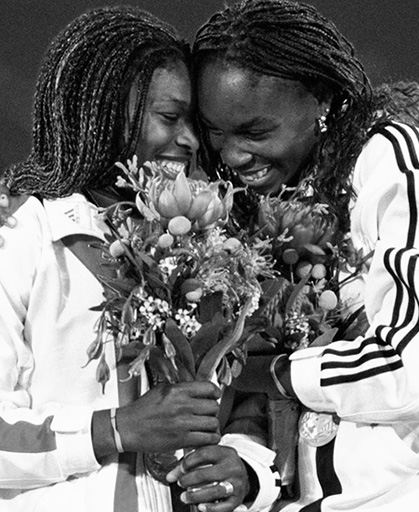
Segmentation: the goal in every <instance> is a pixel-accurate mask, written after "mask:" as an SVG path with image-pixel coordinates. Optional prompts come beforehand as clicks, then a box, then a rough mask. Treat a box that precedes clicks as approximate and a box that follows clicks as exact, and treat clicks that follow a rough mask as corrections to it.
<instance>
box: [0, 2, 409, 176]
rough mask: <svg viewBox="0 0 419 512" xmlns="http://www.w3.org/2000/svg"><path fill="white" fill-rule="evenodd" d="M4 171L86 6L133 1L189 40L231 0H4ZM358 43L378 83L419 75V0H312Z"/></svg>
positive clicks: (26, 136)
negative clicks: (48, 55) (55, 45)
mask: <svg viewBox="0 0 419 512" xmlns="http://www.w3.org/2000/svg"><path fill="white" fill-rule="evenodd" d="M0 3H1V6H0V119H1V123H0V172H1V170H2V169H3V168H4V167H5V166H6V165H9V164H11V163H14V162H17V161H20V160H22V159H24V158H25V156H26V155H27V153H28V152H29V149H30V144H31V141H30V135H31V110H32V98H33V92H34V87H35V82H36V76H37V72H38V68H39V65H40V61H41V59H42V55H43V53H44V51H45V50H46V48H47V46H48V44H49V42H50V41H51V39H52V38H53V37H54V36H55V35H56V34H57V32H58V31H59V30H61V28H63V27H64V26H65V25H66V24H67V23H68V22H69V21H71V20H72V19H73V18H75V17H76V16H78V15H79V14H81V13H82V12H83V11H85V10H87V9H89V8H92V7H99V6H103V5H118V4H121V3H130V4H133V5H139V6H141V7H142V8H144V9H146V10H149V11H151V12H153V13H154V14H156V15H157V16H159V17H160V18H162V19H164V20H166V21H169V22H171V23H172V24H174V25H175V26H176V27H177V28H178V29H179V31H180V32H181V33H183V34H184V35H185V37H186V38H187V39H189V40H192V39H193V36H194V34H195V31H196V29H197V28H198V27H199V25H200V24H201V23H203V22H204V21H205V20H206V19H207V18H208V17H209V16H210V14H212V13H213V12H214V11H216V10H219V9H220V8H222V6H223V5H224V4H225V3H227V4H232V3H233V1H231V0H228V1H227V0H142V1H136V0H125V2H124V0H116V1H115V0H0ZM308 3H311V4H312V5H314V6H316V7H317V8H318V9H319V10H320V11H321V12H322V13H323V14H325V15H326V16H328V17H329V18H331V19H332V20H333V21H334V22H335V23H336V24H337V25H338V27H339V28H340V30H341V31H342V32H343V33H344V34H345V35H346V36H347V37H348V38H349V39H350V40H351V41H352V43H353V44H354V45H355V47H356V49H357V51H358V54H359V56H360V57H361V60H362V61H363V62H364V65H365V67H366V69H367V72H368V74H369V76H370V78H371V80H372V82H373V83H374V84H378V83H380V82H383V81H390V80H401V79H414V80H418V81H419V24H418V18H419V16H418V15H419V2H418V0H398V1H396V0H311V1H310V0H309V1H308Z"/></svg>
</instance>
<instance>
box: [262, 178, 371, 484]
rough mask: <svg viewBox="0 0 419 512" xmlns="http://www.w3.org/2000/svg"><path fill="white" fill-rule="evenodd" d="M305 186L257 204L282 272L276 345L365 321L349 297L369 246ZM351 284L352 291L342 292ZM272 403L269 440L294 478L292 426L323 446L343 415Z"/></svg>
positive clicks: (329, 336) (305, 342) (346, 330)
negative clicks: (357, 244) (358, 246)
mask: <svg viewBox="0 0 419 512" xmlns="http://www.w3.org/2000/svg"><path fill="white" fill-rule="evenodd" d="M306 190H307V187H305V186H304V183H303V184H302V185H300V187H299V188H298V189H289V188H285V187H284V189H283V190H282V192H281V193H280V194H279V196H277V197H269V196H266V197H263V198H261V199H260V205H259V211H258V225H259V228H260V229H262V230H263V232H264V233H265V234H266V235H267V236H269V237H270V238H271V240H272V247H273V255H274V257H275V260H276V268H277V269H278V270H279V272H280V278H279V279H278V280H277V294H276V296H275V299H274V300H273V301H271V303H270V305H269V308H268V310H266V311H265V313H266V314H268V315H269V317H270V320H271V322H272V325H273V327H274V329H275V330H276V332H277V333H278V334H277V337H278V339H279V345H277V352H279V353H281V352H282V353H286V354H291V353H292V352H294V351H296V350H300V349H302V348H306V347H309V346H319V345H326V344H328V343H330V342H331V341H333V340H334V339H354V338H355V337H356V336H358V335H360V334H363V333H364V332H365V330H366V329H367V327H368V323H367V320H366V316H365V312H364V308H363V305H362V300H360V302H359V303H357V301H356V300H353V301H352V303H351V300H352V299H354V296H355V295H356V294H354V293H353V290H354V287H355V288H356V287H357V279H358V278H359V277H360V275H361V273H362V271H363V268H364V266H365V263H366V261H367V260H368V259H369V257H370V256H371V254H369V255H366V256H364V255H363V254H362V252H359V251H356V250H355V249H354V247H353V244H352V241H351V239H350V237H349V236H348V235H346V234H343V233H340V232H339V229H338V222H337V218H336V216H334V215H332V214H331V213H330V212H329V208H328V206H327V205H326V204H320V203H315V202H313V201H312V197H311V196H310V195H307V193H306ZM346 287H348V289H351V292H349V293H345V290H346ZM351 287H352V288H351ZM348 299H349V300H348ZM281 344H282V345H281ZM278 347H279V350H278ZM284 408H285V409H286V411H285V409H284ZM270 411H271V414H270V425H271V434H270V435H271V440H272V445H273V448H275V449H276V450H277V453H278V458H279V459H280V460H279V463H278V465H279V466H280V471H281V474H282V478H283V481H284V484H285V485H289V486H291V484H292V482H293V480H294V472H295V444H296V442H297V440H298V436H297V435H296V434H293V433H292V431H293V430H294V432H298V434H299V438H300V439H303V440H304V441H305V442H306V443H307V444H308V445H309V446H314V447H319V446H322V445H324V444H326V443H328V442H329V441H330V440H331V439H333V437H334V436H335V435H336V431H337V425H338V421H339V420H338V418H337V417H336V416H334V415H332V414H319V413H316V412H314V411H311V410H306V409H303V411H302V412H301V413H300V411H299V408H298V407H296V406H295V405H294V406H293V405H292V404H290V403H288V404H287V403H285V402H284V401H281V402H280V403H272V404H270ZM291 425H293V428H290V426H291ZM287 429H288V438H287V435H284V431H286V430H287ZM291 494H292V491H291Z"/></svg>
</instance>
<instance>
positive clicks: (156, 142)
mask: <svg viewBox="0 0 419 512" xmlns="http://www.w3.org/2000/svg"><path fill="white" fill-rule="evenodd" d="M172 137H173V135H172V133H171V130H168V129H167V128H165V127H163V126H161V125H159V124H158V123H152V122H149V123H147V124H146V125H145V126H144V128H143V131H142V134H141V137H140V140H139V142H138V145H137V155H138V153H140V154H141V155H143V157H144V158H145V159H150V158H152V157H154V156H156V154H157V153H158V152H159V151H160V150H161V149H162V148H164V146H165V145H167V144H168V143H169V142H170V141H171V139H172Z"/></svg>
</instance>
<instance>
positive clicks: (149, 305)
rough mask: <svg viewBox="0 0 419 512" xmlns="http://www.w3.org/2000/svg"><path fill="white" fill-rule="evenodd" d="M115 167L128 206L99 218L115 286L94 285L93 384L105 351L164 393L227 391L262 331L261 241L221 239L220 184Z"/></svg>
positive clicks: (223, 207) (223, 188) (264, 250)
mask: <svg viewBox="0 0 419 512" xmlns="http://www.w3.org/2000/svg"><path fill="white" fill-rule="evenodd" d="M118 165H119V167H120V168H121V169H122V170H123V172H124V178H119V181H118V183H117V185H118V186H119V187H126V188H129V189H131V191H133V192H135V194H133V197H134V196H135V201H133V202H120V203H117V204H115V205H113V206H111V207H110V208H108V209H107V210H105V211H104V216H105V218H106V220H107V223H108V225H109V227H110V233H109V234H108V235H107V243H106V244H104V246H103V247H102V251H103V252H104V255H105V256H106V258H107V261H106V264H107V266H108V267H110V268H111V269H113V271H114V274H115V276H114V277H106V278H105V277H103V278H102V281H103V285H104V296H105V299H104V301H103V303H102V304H101V305H99V306H98V307H97V309H98V310H100V311H101V314H100V318H99V320H98V324H97V336H96V339H95V340H94V341H93V342H92V343H91V345H90V347H89V349H88V357H89V361H92V360H94V359H96V360H98V367H97V380H98V381H99V382H100V383H101V384H102V386H105V384H106V382H107V380H108V379H109V367H108V363H107V361H106V356H105V351H104V345H105V343H108V342H109V341H111V342H113V343H114V344H115V347H116V351H117V359H118V360H125V361H126V360H128V361H129V364H128V378H134V377H138V376H140V375H141V374H142V373H143V372H146V371H147V375H148V377H149V378H150V380H151V383H152V384H156V383H158V382H160V381H168V382H171V383H174V382H179V381H186V380H193V379H198V380H208V379H211V378H213V375H214V374H215V372H217V376H218V381H219V383H220V384H221V385H228V384H229V383H230V382H231V380H232V378H233V377H234V376H235V375H236V374H238V373H239V372H240V369H241V367H242V365H243V364H244V363H245V360H246V340H247V339H248V337H249V336H251V334H252V333H254V332H257V331H258V330H260V329H263V328H264V327H265V325H266V317H263V316H261V315H259V312H260V311H261V310H262V309H263V302H264V298H263V297H262V295H263V289H262V286H261V282H262V281H264V280H269V279H274V278H275V276H276V272H275V270H274V269H273V266H274V261H273V258H272V248H271V245H270V240H263V241H262V240H260V239H257V238H255V239H250V238H249V237H248V235H247V234H246V233H245V232H244V231H241V232H237V233H236V234H235V236H231V235H227V233H226V232H225V231H224V230H223V226H224V225H225V224H226V222H227V220H228V217H229V214H230V210H231V208H232V204H233V193H234V190H233V187H232V185H231V183H229V182H224V181H222V180H219V181H217V182H214V183H208V181H207V178H206V175H205V174H204V173H203V172H202V171H201V170H200V169H197V170H195V171H194V172H193V173H192V174H191V176H190V177H186V175H185V173H184V171H183V170H179V172H178V173H177V175H176V176H173V173H172V172H171V169H168V168H166V167H165V166H162V165H158V164H156V163H155V162H152V163H147V164H145V165H144V166H143V167H141V168H138V166H137V161H136V158H135V157H134V158H133V160H132V161H128V164H127V166H126V165H124V164H121V163H118ZM150 465H154V466H156V461H153V462H150ZM153 476H155V477H157V478H159V475H158V474H155V475H153ZM161 480H162V481H164V476H163V477H162V478H161Z"/></svg>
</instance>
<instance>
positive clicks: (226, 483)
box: [218, 480, 234, 497]
mask: <svg viewBox="0 0 419 512" xmlns="http://www.w3.org/2000/svg"><path fill="white" fill-rule="evenodd" d="M218 485H219V486H220V487H223V488H224V489H225V492H226V493H225V496H226V497H227V496H231V495H232V494H233V492H234V485H233V484H232V483H231V482H229V481H228V480H224V482H220V483H219V484H218Z"/></svg>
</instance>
